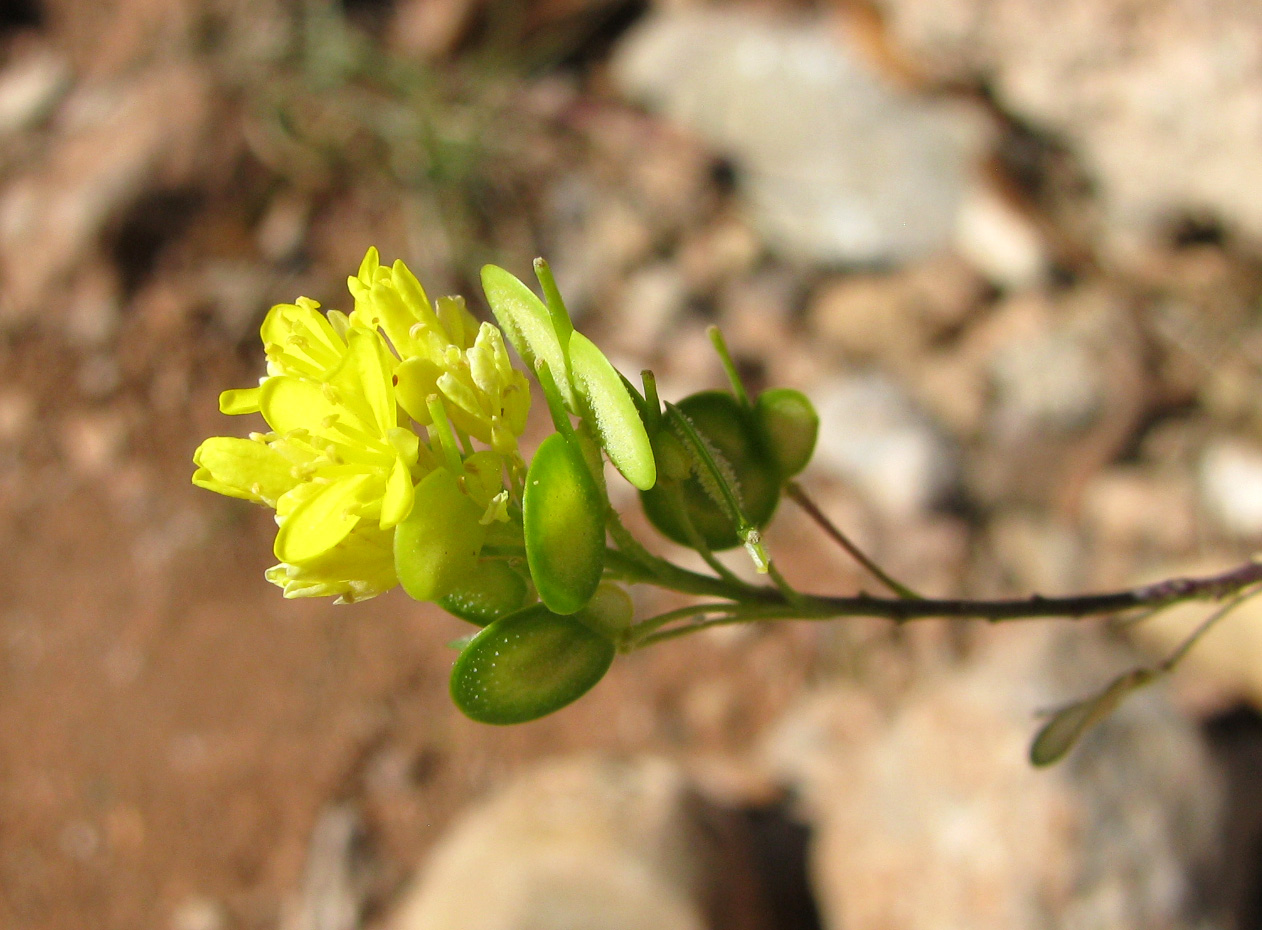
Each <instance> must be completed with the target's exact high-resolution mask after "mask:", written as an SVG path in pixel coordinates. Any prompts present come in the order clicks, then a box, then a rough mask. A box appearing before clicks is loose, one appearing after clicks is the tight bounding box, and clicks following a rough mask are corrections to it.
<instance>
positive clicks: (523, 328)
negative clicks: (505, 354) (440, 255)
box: [482, 265, 577, 410]
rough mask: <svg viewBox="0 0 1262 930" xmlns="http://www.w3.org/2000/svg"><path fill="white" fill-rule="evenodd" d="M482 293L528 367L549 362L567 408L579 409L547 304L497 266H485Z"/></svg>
mask: <svg viewBox="0 0 1262 930" xmlns="http://www.w3.org/2000/svg"><path fill="white" fill-rule="evenodd" d="M482 290H483V291H484V292H485V293H486V301H487V303H488V304H489V305H490V307H491V313H493V314H494V315H495V320H496V322H497V323H499V325H500V329H502V330H503V331H504V335H505V336H507V337H508V341H509V342H511V343H512V344H513V348H514V349H516V350H517V354H518V355H520V356H521V357H522V360H523V361H524V362H525V363H526V367H527V368H529V369H530V370H532V371H533V370H534V368H535V360H536V359H543V360H544V361H545V362H547V363H548V368H550V369H551V370H552V375H553V377H554V378H556V382H557V388H558V389H559V390H560V392H561V396H562V397H563V398H564V399H565V405H566V406H567V407H569V408H570V409H571V410H575V409H577V407H576V404H575V398H574V391H573V389H572V388H571V387H570V379H569V366H568V365H567V364H566V361H565V346H564V345H562V343H561V340H560V339H559V338H557V333H556V328H555V327H554V326H553V323H552V315H551V314H550V313H549V312H548V308H547V307H546V306H544V303H543V301H542V300H540V299H539V298H538V296H536V295H535V292H534V291H532V290H531V289H530V288H529V287H527V286H526V285H525V284H523V283H522V282H521V281H519V280H518V279H517V278H516V277H514V276H513V275H512V274H511V273H509V272H507V271H505V270H504V269H503V268H500V267H499V266H497V265H484V266H483V268H482Z"/></svg>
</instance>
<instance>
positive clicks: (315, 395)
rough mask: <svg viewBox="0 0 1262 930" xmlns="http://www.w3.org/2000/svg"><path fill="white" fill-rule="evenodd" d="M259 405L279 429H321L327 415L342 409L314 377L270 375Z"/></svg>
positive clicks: (264, 384)
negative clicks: (276, 376)
mask: <svg viewBox="0 0 1262 930" xmlns="http://www.w3.org/2000/svg"><path fill="white" fill-rule="evenodd" d="M259 408H260V409H261V410H262V412H263V418H264V419H265V420H267V425H268V426H270V427H271V428H272V429H274V430H276V432H278V433H288V432H289V431H290V430H295V429H306V430H311V431H316V430H319V429H320V428H321V427H322V424H323V423H324V421H325V419H326V418H327V417H331V416H337V415H338V414H339V413H340V412H341V411H339V410H338V408H337V406H336V405H334V404H333V403H332V402H331V401H330V400H329V398H328V396H327V395H326V394H325V392H324V389H323V388H322V387H321V386H320V385H319V384H318V383H317V382H315V381H308V380H306V379H305V378H290V377H287V376H282V377H279V378H268V379H267V380H266V381H264V382H263V387H262V388H261V389H260V395H259Z"/></svg>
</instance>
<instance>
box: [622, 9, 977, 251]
mask: <svg viewBox="0 0 1262 930" xmlns="http://www.w3.org/2000/svg"><path fill="white" fill-rule="evenodd" d="M612 70H613V75H614V79H615V81H616V82H617V84H618V86H619V87H620V88H621V90H622V91H623V92H624V93H625V94H627V95H628V96H629V97H631V98H633V99H636V100H639V101H643V102H644V103H645V104H646V105H647V106H649V107H651V108H653V109H655V110H658V111H660V112H661V113H662V114H664V115H665V116H666V117H667V118H669V119H671V120H673V121H675V122H676V123H679V124H680V125H683V126H685V127H687V128H688V129H690V130H692V131H693V132H695V133H696V134H697V135H698V136H699V137H700V138H701V139H702V140H704V141H705V142H706V143H707V144H708V145H710V146H712V147H713V148H714V149H715V150H717V151H718V152H720V153H722V154H725V155H727V156H729V157H731V158H732V159H733V161H734V162H735V163H736V165H737V167H738V169H739V173H740V181H741V184H742V187H743V192H744V196H745V198H746V200H747V202H748V204H749V207H750V209H751V211H752V214H753V217H754V221H755V224H756V226H757V227H758V229H759V230H760V232H761V233H762V235H763V237H764V238H765V239H766V241H767V243H768V245H769V246H770V247H771V248H772V249H773V250H775V251H777V252H779V253H781V254H782V255H784V256H785V257H787V258H790V259H792V260H795V261H803V262H822V263H830V264H834V263H840V264H854V263H864V264H868V263H898V262H903V261H907V260H909V259H913V258H917V257H920V256H924V255H927V254H932V253H935V252H937V251H939V250H941V249H942V248H943V247H944V246H945V245H946V244H947V243H948V242H949V241H950V238H951V235H952V230H953V229H954V227H955V224H956V217H957V214H958V210H959V206H960V203H961V200H962V198H963V191H964V188H965V185H966V183H967V179H968V177H969V175H970V174H971V172H972V170H973V164H974V161H975V158H976V155H977V153H978V152H979V150H980V148H981V146H982V144H983V140H984V137H985V135H986V133H987V126H986V123H985V121H984V117H983V116H982V113H981V111H980V110H977V109H971V108H969V107H967V106H966V105H964V104H960V105H946V104H941V103H936V102H931V101H926V100H922V99H918V98H916V97H914V96H912V95H909V94H907V93H905V92H903V91H901V90H899V89H897V88H895V87H894V86H892V85H891V84H888V83H886V82H885V81H884V80H883V79H882V78H880V77H879V76H877V75H876V74H874V73H873V72H872V71H871V70H869V68H868V67H867V65H866V64H865V63H864V61H863V59H862V56H860V55H856V54H854V53H853V52H852V51H851V50H850V49H849V48H848V47H847V46H846V45H845V43H844V40H843V39H842V37H841V35H840V32H839V30H835V29H830V28H829V25H828V23H827V22H826V21H821V20H809V19H799V20H794V19H775V18H771V17H759V16H758V15H756V14H754V13H752V12H749V11H739V10H730V9H729V10H722V9H695V10H694V9H669V8H668V9H663V10H659V11H656V12H654V13H651V14H650V15H649V16H647V17H646V18H645V19H644V21H643V22H642V23H641V24H640V25H638V26H637V27H636V28H635V29H634V31H633V32H632V33H631V34H629V35H628V36H627V38H626V39H624V40H623V42H622V44H621V45H620V47H619V48H618V50H617V51H616V53H615V56H614V60H613V63H612Z"/></svg>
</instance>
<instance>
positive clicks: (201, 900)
mask: <svg viewBox="0 0 1262 930" xmlns="http://www.w3.org/2000/svg"><path fill="white" fill-rule="evenodd" d="M227 927H228V915H227V914H226V913H224V909H223V905H222V904H220V903H219V902H218V901H216V900H214V899H213V898H207V897H202V896H200V895H199V896H196V897H192V898H188V899H187V900H185V901H183V902H182V903H181V904H180V905H179V906H178V907H176V909H175V912H174V913H173V914H172V915H171V930H227Z"/></svg>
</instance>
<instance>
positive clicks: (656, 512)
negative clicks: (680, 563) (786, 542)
mask: <svg viewBox="0 0 1262 930" xmlns="http://www.w3.org/2000/svg"><path fill="white" fill-rule="evenodd" d="M678 407H679V410H680V411H681V412H682V413H683V414H684V415H686V416H687V417H688V418H689V421H690V422H691V423H692V425H693V427H694V428H695V429H696V431H697V432H698V433H699V434H701V436H702V437H704V439H705V440H706V441H707V442H708V443H709V444H710V446H711V447H712V449H713V452H715V453H717V454H718V456H719V457H720V458H721V459H722V462H721V463H720V464H725V465H726V466H728V469H729V470H730V472H731V479H732V480H733V481H734V483H735V488H734V490H735V492H736V494H737V497H738V498H739V504H740V509H741V512H742V513H743V514H744V515H745V518H746V519H748V520H749V521H750V523H752V524H753V525H754V526H756V527H762V526H765V525H766V524H767V521H768V520H770V519H771V515H772V514H773V513H774V512H775V509H776V505H777V504H778V503H779V500H780V478H779V475H778V473H777V470H776V466H775V463H774V462H773V461H772V460H771V458H770V457H769V456H768V454H767V452H766V450H765V448H764V447H763V442H762V439H761V436H760V434H759V432H758V430H757V429H756V428H755V424H754V423H753V422H752V421H751V420H750V418H749V415H748V413H747V412H746V411H745V410H744V409H743V408H742V407H741V405H740V404H739V403H738V402H737V400H736V398H734V397H733V396H732V395H731V394H728V393H726V392H723V391H702V392H700V393H698V394H691V395H689V396H688V397H685V398H684V399H683V400H681V401H680V402H679V404H678ZM660 445H661V446H662V448H661V451H662V452H663V453H667V452H669V453H670V454H671V455H673V456H678V455H679V454H680V452H684V453H685V454H686V451H685V450H684V449H683V445H682V444H681V443H678V442H674V441H665V442H662V443H661V444H660ZM695 471H696V470H695V469H694V474H693V475H692V476H691V477H689V478H686V479H685V480H684V481H683V493H684V502H685V507H686V510H687V513H688V516H689V518H690V519H691V520H692V524H693V526H694V527H695V528H696V529H697V531H698V532H699V533H700V534H701V536H702V538H703V539H704V540H705V542H706V545H708V546H709V547H710V548H711V549H712V550H715V551H719V550H723V549H731V548H732V547H734V546H738V545H740V544H741V543H742V539H741V537H740V534H739V533H738V531H737V527H736V525H735V523H733V521H732V520H731V519H730V517H729V516H728V515H727V514H726V513H725V512H724V510H723V507H722V506H721V505H720V504H719V503H718V502H716V501H715V500H714V496H713V495H712V494H711V493H707V490H706V488H705V486H704V485H703V484H702V480H701V479H700V478H698V477H697V475H696V473H695ZM711 490H714V489H711ZM640 501H641V503H642V504H643V505H644V512H645V514H646V515H647V516H648V518H649V520H650V521H651V522H652V523H653V525H654V526H655V527H657V528H658V529H659V530H660V531H661V532H662V533H663V534H664V535H665V536H667V537H668V538H670V539H672V540H674V541H675V542H677V543H680V544H681V545H684V546H687V545H690V542H689V539H688V533H687V530H686V528H685V526H684V523H683V520H682V517H681V514H680V511H679V508H678V507H677V506H676V505H675V501H674V495H672V494H671V493H669V491H668V490H667V489H666V488H664V487H663V486H662V485H660V484H659V485H658V486H657V487H654V488H652V489H651V490H649V491H644V492H641V494H640Z"/></svg>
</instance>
